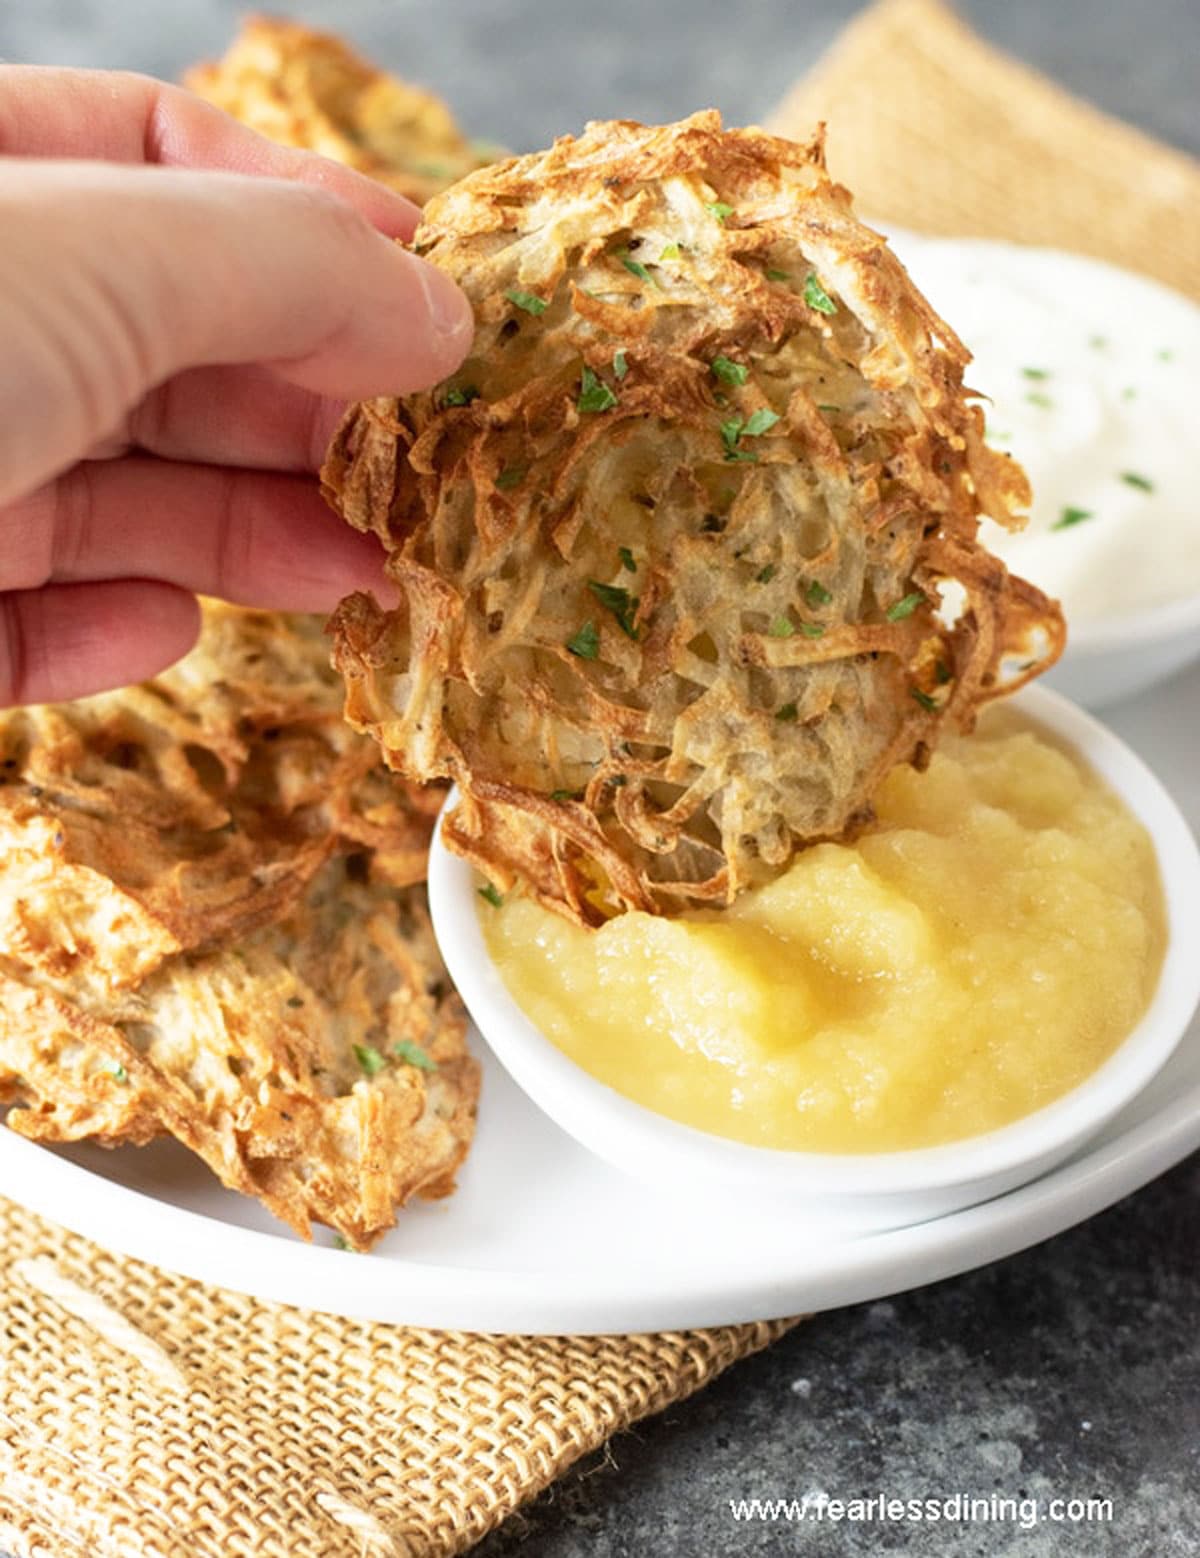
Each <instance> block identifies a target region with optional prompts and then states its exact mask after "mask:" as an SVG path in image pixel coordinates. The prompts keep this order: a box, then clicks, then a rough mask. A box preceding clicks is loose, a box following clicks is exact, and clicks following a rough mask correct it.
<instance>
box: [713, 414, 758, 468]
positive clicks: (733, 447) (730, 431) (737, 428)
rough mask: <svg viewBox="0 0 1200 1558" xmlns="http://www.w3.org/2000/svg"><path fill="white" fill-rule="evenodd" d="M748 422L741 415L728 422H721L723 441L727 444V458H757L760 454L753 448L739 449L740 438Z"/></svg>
mask: <svg viewBox="0 0 1200 1558" xmlns="http://www.w3.org/2000/svg"><path fill="white" fill-rule="evenodd" d="M745 426H746V424H745V423H744V422H743V421H742V419H741V417H732V418H731V419H730V420H729V421H728V422H722V423H721V442H722V443H723V444H724V445H725V458H726V459H727V460H757V459H758V456H757V455H756V454H755V453H754V451H753V449H739V448H738V439H739V438H740V437H741V436H742V433H743V431H744V430H745Z"/></svg>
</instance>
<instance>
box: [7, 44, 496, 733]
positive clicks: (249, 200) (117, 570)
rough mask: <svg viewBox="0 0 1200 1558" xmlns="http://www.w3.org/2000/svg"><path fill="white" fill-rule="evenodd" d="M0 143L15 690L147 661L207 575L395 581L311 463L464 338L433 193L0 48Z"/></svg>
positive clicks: (177, 627)
mask: <svg viewBox="0 0 1200 1558" xmlns="http://www.w3.org/2000/svg"><path fill="white" fill-rule="evenodd" d="M0 153H3V154H4V155H3V156H0V232H2V233H3V235H4V242H3V245H0V706H2V705H5V704H12V703H23V702H41V701H53V700H60V699H65V698H72V697H78V696H81V695H83V694H85V693H88V692H95V691H99V690H101V689H103V688H106V687H112V686H117V685H121V684H123V683H127V682H131V681H138V680H141V679H142V678H144V677H147V676H150V675H152V674H153V673H154V672H155V671H158V670H160V669H162V667H163V666H165V665H168V664H170V663H171V662H172V661H173V660H175V659H177V658H178V657H179V656H180V655H182V654H184V653H185V652H186V651H187V650H188V648H190V646H191V644H192V642H193V641H194V639H195V636H196V632H197V629H198V625H199V611H198V607H197V605H196V601H195V592H200V593H203V594H212V595H219V596H222V597H224V598H225V599H227V600H232V601H236V602H240V603H243V604H252V605H257V606H263V607H271V608H278V609H287V610H300V611H319V610H325V609H328V608H331V607H332V606H333V605H335V604H336V602H337V601H338V600H339V599H340V598H341V597H342V596H343V595H345V594H347V593H349V592H350V591H352V590H355V589H374V590H375V591H376V592H377V593H379V592H381V591H386V589H387V586H386V585H385V583H384V577H383V572H382V554H381V552H380V551H379V549H378V548H377V546H376V544H375V542H374V541H373V540H372V539H370V538H367V537H364V536H360V535H357V534H355V533H354V532H353V531H351V530H350V529H349V528H348V527H347V526H345V525H343V524H341V523H340V522H339V521H338V520H337V519H336V518H335V516H334V515H332V514H331V513H329V512H328V511H327V510H326V509H325V506H324V504H323V503H322V501H321V498H320V496H319V493H318V492H317V489H316V484H315V482H314V481H313V480H312V477H311V474H310V473H311V472H312V471H314V470H315V469H316V468H317V466H318V465H319V464H320V461H321V458H322V455H323V452H324V449H325V445H326V443H327V441H328V438H329V435H330V433H331V432H332V429H333V427H334V425H335V423H336V421H337V418H338V415H339V414H340V410H341V405H342V403H343V402H344V401H345V400H348V399H360V398H364V397H367V396H371V395H378V394H384V393H391V394H395V393H397V392H402V391H406V390H412V389H418V388H422V387H424V386H426V385H429V384H433V383H436V382H437V381H438V380H439V379H442V378H444V377H445V376H446V375H447V374H449V373H451V372H453V370H454V369H455V368H456V367H457V366H458V364H459V362H460V361H461V359H462V357H463V356H464V355H465V353H466V351H467V349H468V347H469V345H470V341H471V336H472V320H471V311H470V308H469V305H468V304H467V302H466V299H465V298H464V297H463V296H462V294H461V293H460V292H459V291H458V289H457V288H456V287H455V286H454V285H453V283H452V282H450V281H449V279H448V278H446V277H445V276H443V275H442V274H441V272H439V271H437V270H435V269H434V268H433V267H432V266H429V265H426V264H425V263H424V262H423V261H422V260H420V259H418V258H417V257H416V256H414V255H412V254H409V253H407V252H405V251H404V250H402V249H400V248H399V247H398V246H397V245H396V244H395V243H393V242H392V241H391V240H392V239H393V238H396V237H400V238H408V237H409V236H411V233H412V231H413V228H414V226H415V225H416V220H417V211H416V208H415V207H414V206H412V205H411V204H410V203H409V202H408V201H406V200H404V199H402V198H401V197H400V196H398V195H395V194H393V193H391V192H390V191H388V190H386V189H384V188H382V187H380V186H378V185H375V184H373V183H371V182H370V181H369V180H367V179H365V178H363V177H361V176H360V175H359V174H356V173H353V172H350V171H349V170H348V169H345V168H342V167H339V166H338V165H336V164H334V163H331V162H328V161H326V160H325V159H323V158H320V157H314V156H311V155H309V154H308V153H304V152H296V151H291V150H288V149H286V148H283V147H278V146H274V145H272V144H271V143H269V142H268V141H265V140H263V139H261V138H260V137H259V136H257V135H255V134H254V133H253V132H252V131H250V130H247V129H245V128H244V127H242V126H240V125H238V124H236V123H235V122H234V121H233V120H231V119H228V118H226V116H225V115H223V114H221V113H219V112H218V111H217V110H216V109H213V108H210V107H209V106H208V105H207V104H205V103H202V102H200V101H199V100H197V99H195V98H193V97H191V96H190V95H189V94H188V93H186V92H183V91H181V90H180V89H178V88H174V87H168V86H163V85H162V84H160V83H158V82H155V81H151V80H149V79H147V78H144V77H139V76H131V75H121V74H112V73H107V72H93V71H72V70H53V69H41V68H35V67H31V66H0Z"/></svg>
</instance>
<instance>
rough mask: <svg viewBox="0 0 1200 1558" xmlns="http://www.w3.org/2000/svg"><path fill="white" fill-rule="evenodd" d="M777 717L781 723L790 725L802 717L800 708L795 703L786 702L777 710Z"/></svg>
mask: <svg viewBox="0 0 1200 1558" xmlns="http://www.w3.org/2000/svg"><path fill="white" fill-rule="evenodd" d="M775 718H776V719H777V720H779V721H780V723H781V724H784V725H790V724H792V723H793V722H794V721H795V720H798V719H799V718H800V710H799V709H798V708H797V707H796V705H795V704H794V703H785V704H784V706H783V707H782V708H781V709H776V710H775Z"/></svg>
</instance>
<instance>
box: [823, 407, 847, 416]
mask: <svg viewBox="0 0 1200 1558" xmlns="http://www.w3.org/2000/svg"><path fill="white" fill-rule="evenodd" d="M841 409H842V408H841V406H818V407H817V410H818V411H823V412H825V413H826V415H828V414H829V413H830V412H834V411H840V410H841Z"/></svg>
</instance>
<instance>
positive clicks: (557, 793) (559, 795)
mask: <svg viewBox="0 0 1200 1558" xmlns="http://www.w3.org/2000/svg"><path fill="white" fill-rule="evenodd" d="M582 795H583V791H582V790H551V791H550V799H551V800H552V801H577V800H579V799H580V797H581V796H582Z"/></svg>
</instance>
